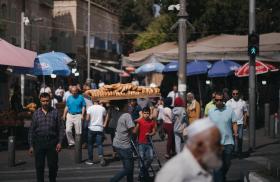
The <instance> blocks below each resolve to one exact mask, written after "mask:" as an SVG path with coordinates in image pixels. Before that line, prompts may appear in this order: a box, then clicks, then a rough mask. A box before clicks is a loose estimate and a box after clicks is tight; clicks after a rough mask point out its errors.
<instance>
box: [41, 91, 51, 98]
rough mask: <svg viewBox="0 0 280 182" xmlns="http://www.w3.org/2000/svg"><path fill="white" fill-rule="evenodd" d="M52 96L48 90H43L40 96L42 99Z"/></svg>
mask: <svg viewBox="0 0 280 182" xmlns="http://www.w3.org/2000/svg"><path fill="white" fill-rule="evenodd" d="M47 97H48V98H51V96H50V94H49V93H47V92H43V93H41V94H40V96H39V98H40V99H41V98H47Z"/></svg>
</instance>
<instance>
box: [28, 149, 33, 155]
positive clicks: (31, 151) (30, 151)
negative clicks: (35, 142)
mask: <svg viewBox="0 0 280 182" xmlns="http://www.w3.org/2000/svg"><path fill="white" fill-rule="evenodd" d="M28 155H30V156H32V155H33V147H30V148H29V150H28Z"/></svg>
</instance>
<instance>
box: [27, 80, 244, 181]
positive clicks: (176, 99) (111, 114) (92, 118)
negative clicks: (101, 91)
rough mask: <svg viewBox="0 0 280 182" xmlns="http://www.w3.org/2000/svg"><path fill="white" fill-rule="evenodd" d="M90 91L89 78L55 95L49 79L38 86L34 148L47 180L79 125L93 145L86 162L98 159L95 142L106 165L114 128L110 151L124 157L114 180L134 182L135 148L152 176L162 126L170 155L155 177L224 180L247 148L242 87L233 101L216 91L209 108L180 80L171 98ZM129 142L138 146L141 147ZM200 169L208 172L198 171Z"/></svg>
mask: <svg viewBox="0 0 280 182" xmlns="http://www.w3.org/2000/svg"><path fill="white" fill-rule="evenodd" d="M101 86H102V83H101ZM89 89H91V85H88V84H84V85H83V87H81V86H80V85H72V86H69V88H68V90H67V91H65V90H64V89H62V87H59V88H57V90H55V91H54V94H53V93H52V90H51V89H50V88H49V87H47V86H46V85H43V87H42V89H41V90H40V95H39V99H40V103H41V107H40V108H38V109H37V110H36V111H35V112H34V114H33V121H32V124H31V127H30V130H29V138H28V139H29V145H30V149H29V153H30V154H34V155H35V166H36V171H37V180H38V181H43V178H44V167H43V166H44V164H45V162H44V161H45V157H47V160H48V166H49V179H50V181H55V178H56V174H57V170H58V167H57V162H58V154H57V153H58V152H59V151H60V150H61V148H62V143H63V139H64V138H65V137H64V136H65V135H66V139H67V145H68V146H67V148H69V149H71V148H73V147H74V146H75V140H74V138H73V128H74V131H75V135H81V136H82V141H83V148H86V147H87V149H88V160H87V161H86V162H85V163H86V164H87V165H93V164H94V161H93V146H94V144H96V145H97V154H98V157H99V161H100V165H101V166H106V165H107V164H106V163H107V162H106V160H105V159H104V152H103V141H104V134H105V133H107V134H110V136H111V142H112V156H113V158H117V157H118V158H119V159H120V160H122V162H123V170H122V171H120V172H119V173H117V174H116V175H115V176H114V177H113V178H112V179H111V181H119V180H120V179H122V178H123V177H124V176H126V177H127V181H133V171H134V155H135V154H136V155H137V154H138V155H139V156H138V157H139V158H141V159H143V160H142V162H140V174H139V179H140V180H143V179H146V178H147V176H149V174H148V172H147V169H148V168H149V167H150V166H151V163H152V161H153V159H154V148H153V146H152V145H151V138H152V136H154V135H155V134H156V133H157V131H164V133H165V135H166V136H167V142H166V153H165V156H164V157H165V158H166V159H170V160H169V162H167V164H166V165H165V166H164V167H163V168H162V170H161V171H160V172H159V173H158V175H157V178H156V181H186V179H190V180H187V181H199V180H198V179H203V180H202V181H210V180H211V179H212V177H211V176H212V175H211V174H213V177H214V181H217V182H219V181H225V178H226V173H227V171H228V169H229V167H230V160H231V157H232V153H233V152H234V151H236V152H237V154H239V155H241V154H242V137H243V128H244V125H245V126H246V124H247V122H246V118H247V116H248V115H247V105H246V103H245V102H244V101H243V100H242V99H241V97H240V93H239V90H238V89H233V90H232V98H231V99H230V98H229V97H228V95H227V97H225V95H224V93H223V92H213V94H212V100H211V101H210V102H209V103H208V104H207V105H206V107H205V110H204V113H203V114H202V113H201V106H200V103H199V102H198V101H197V100H196V99H195V95H194V93H192V92H189V93H187V94H186V100H184V99H183V98H182V97H181V95H180V93H179V92H178V89H177V86H173V90H172V91H170V93H169V94H168V96H167V97H166V98H150V99H147V98H144V99H142V98H139V99H132V100H121V101H111V102H105V101H104V102H103V101H92V100H91V98H89V97H88V96H87V95H85V94H83V93H84V92H85V91H87V90H89ZM59 102H64V103H65V109H64V111H63V113H62V117H61V116H60V115H59V112H58V111H57V109H55V108H56V104H57V103H59ZM201 118H204V119H201ZM131 143H133V144H137V148H134V147H133V146H132V145H131ZM135 150H138V151H135ZM219 156H220V157H219ZM184 162H185V163H184ZM188 165H191V166H192V167H195V168H194V170H193V171H189V172H180V170H184V169H185V168H186V167H187V166H188ZM172 171H174V172H172ZM196 172H197V173H196ZM198 172H201V174H203V175H202V176H199V175H198V174H199V173H198ZM210 173H211V174H210ZM204 174H205V175H204ZM208 175H209V176H208ZM195 178H197V179H195Z"/></svg>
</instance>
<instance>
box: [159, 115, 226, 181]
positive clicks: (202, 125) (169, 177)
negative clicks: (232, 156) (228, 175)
mask: <svg viewBox="0 0 280 182" xmlns="http://www.w3.org/2000/svg"><path fill="white" fill-rule="evenodd" d="M186 130H187V133H188V140H187V143H186V146H185V147H184V149H183V151H182V152H181V153H179V154H178V155H176V156H175V157H173V158H172V159H170V160H169V161H168V162H167V163H166V164H165V165H164V166H163V168H162V169H161V170H160V171H159V172H158V174H157V176H156V179H155V181H156V182H170V181H172V182H202V181H203V182H212V180H213V179H212V176H211V174H210V172H211V171H212V170H213V169H218V168H219V167H221V165H222V161H221V159H220V158H219V157H218V156H219V153H220V152H221V145H220V132H219V129H218V128H217V126H216V125H215V124H214V123H213V122H212V121H211V120H210V119H209V118H203V119H199V120H197V121H196V122H193V123H192V124H191V125H190V126H189V127H188V128H187V129H186Z"/></svg>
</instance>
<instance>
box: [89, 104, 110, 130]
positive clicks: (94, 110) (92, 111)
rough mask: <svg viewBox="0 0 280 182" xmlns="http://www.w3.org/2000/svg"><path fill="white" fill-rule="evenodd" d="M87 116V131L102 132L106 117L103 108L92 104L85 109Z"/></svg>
mask: <svg viewBox="0 0 280 182" xmlns="http://www.w3.org/2000/svg"><path fill="white" fill-rule="evenodd" d="M87 114H89V118H90V123H89V126H88V129H90V130H91V131H101V132H102V131H103V128H104V127H103V123H104V117H105V115H106V110H105V108H104V107H103V106H101V105H97V104H94V105H92V106H90V107H89V108H88V109H87Z"/></svg>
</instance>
